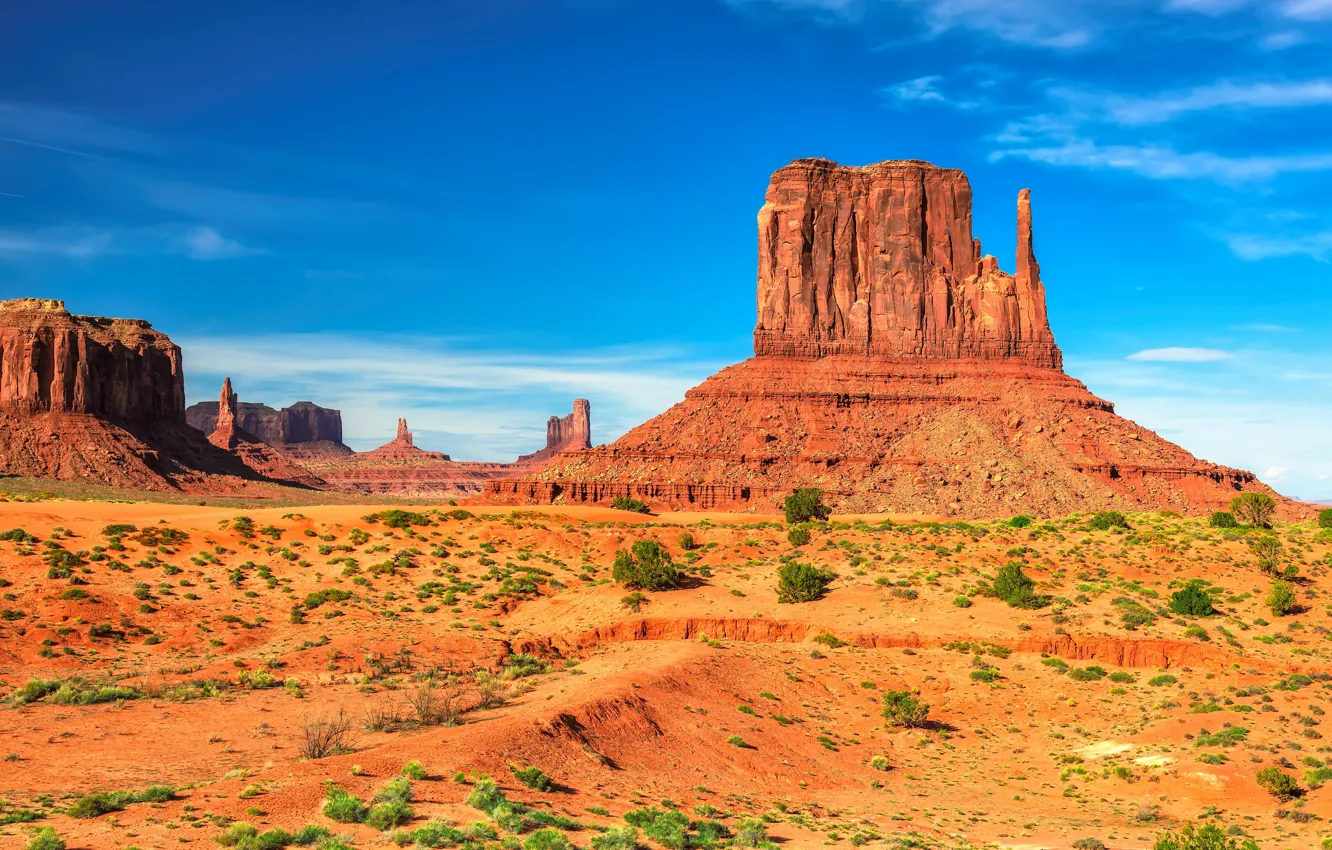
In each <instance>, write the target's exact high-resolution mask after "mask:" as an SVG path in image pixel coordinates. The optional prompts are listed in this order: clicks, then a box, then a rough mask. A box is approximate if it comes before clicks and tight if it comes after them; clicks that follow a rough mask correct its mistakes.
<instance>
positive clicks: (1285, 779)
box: [1255, 767, 1300, 800]
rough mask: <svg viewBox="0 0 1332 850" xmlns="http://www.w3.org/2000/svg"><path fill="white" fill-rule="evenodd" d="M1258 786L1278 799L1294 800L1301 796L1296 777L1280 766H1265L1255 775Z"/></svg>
mask: <svg viewBox="0 0 1332 850" xmlns="http://www.w3.org/2000/svg"><path fill="white" fill-rule="evenodd" d="M1255 778H1256V779H1257V780H1258V787H1259V788H1262V789H1263V790H1264V791H1266V792H1267V793H1269V794H1271V795H1272V796H1273V797H1276V798H1277V799H1278V800H1293V799H1295V798H1296V797H1298V796H1300V785H1299V783H1298V782H1296V781H1295V777H1293V776H1291V775H1290V774H1289V773H1286V772H1285V771H1284V770H1282V769H1281V768H1279V767H1265V768H1263V769H1262V770H1260V771H1258V775H1257V776H1256V777H1255Z"/></svg>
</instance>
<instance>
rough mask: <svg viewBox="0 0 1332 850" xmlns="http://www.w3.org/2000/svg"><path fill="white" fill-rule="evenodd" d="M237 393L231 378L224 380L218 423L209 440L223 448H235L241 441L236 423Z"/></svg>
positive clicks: (219, 400) (219, 402)
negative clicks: (232, 387) (234, 390)
mask: <svg viewBox="0 0 1332 850" xmlns="http://www.w3.org/2000/svg"><path fill="white" fill-rule="evenodd" d="M236 405H237V399H236V393H234V392H232V389H231V378H227V379H226V380H224V381H223V382H222V395H221V398H219V399H218V412H217V424H216V425H214V426H213V432H212V433H211V434H209V435H208V442H210V443H212V444H213V445H215V446H217V447H218V448H222V449H234V448H235V447H236V443H237V442H238V441H239V439H240V438H239V436H238V435H237V433H236V432H237V429H238V427H239V426H237V424H236V416H237V411H236Z"/></svg>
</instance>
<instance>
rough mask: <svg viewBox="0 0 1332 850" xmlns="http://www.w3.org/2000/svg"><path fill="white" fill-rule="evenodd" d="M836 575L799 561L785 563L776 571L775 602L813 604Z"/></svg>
mask: <svg viewBox="0 0 1332 850" xmlns="http://www.w3.org/2000/svg"><path fill="white" fill-rule="evenodd" d="M835 578H837V574H836V573H834V572H832V571H831V570H823V569H819V568H818V567H815V566H812V565H811V564H805V563H801V562H800V561H787V562H786V563H785V564H782V566H781V568H780V569H779V570H778V571H777V601H778V602H781V603H788V602H789V603H795V602H813V601H814V600H815V599H818V598H819V597H821V596H823V593H824V591H825V590H826V589H827V587H828V585H829V584H831V583H832V581H833V579H835Z"/></svg>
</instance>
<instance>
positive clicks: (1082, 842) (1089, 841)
mask: <svg viewBox="0 0 1332 850" xmlns="http://www.w3.org/2000/svg"><path fill="white" fill-rule="evenodd" d="M1073 850H1105V842H1104V841H1102V840H1101V839H1099V838H1092V837H1090V836H1088V837H1087V838H1079V839H1078V840H1077V841H1074V842H1073Z"/></svg>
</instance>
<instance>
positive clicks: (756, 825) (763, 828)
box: [731, 818, 768, 847]
mask: <svg viewBox="0 0 1332 850" xmlns="http://www.w3.org/2000/svg"><path fill="white" fill-rule="evenodd" d="M767 840H768V825H767V824H765V823H764V822H763V821H761V820H759V819H758V818H745V819H744V820H742V821H740V823H739V824H737V825H736V828H735V838H733V839H732V840H731V846H733V847H762V846H763V845H764V844H765V843H767Z"/></svg>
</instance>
